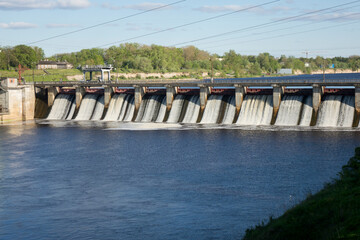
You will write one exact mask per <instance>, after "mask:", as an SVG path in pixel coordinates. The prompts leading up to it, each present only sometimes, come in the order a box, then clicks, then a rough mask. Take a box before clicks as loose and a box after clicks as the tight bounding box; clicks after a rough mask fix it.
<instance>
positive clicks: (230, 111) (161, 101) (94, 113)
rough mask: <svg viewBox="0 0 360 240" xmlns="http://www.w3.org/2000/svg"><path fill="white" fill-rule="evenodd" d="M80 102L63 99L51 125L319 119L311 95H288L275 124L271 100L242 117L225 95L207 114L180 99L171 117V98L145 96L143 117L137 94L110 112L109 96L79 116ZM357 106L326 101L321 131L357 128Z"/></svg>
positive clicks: (119, 99)
mask: <svg viewBox="0 0 360 240" xmlns="http://www.w3.org/2000/svg"><path fill="white" fill-rule="evenodd" d="M75 102H76V100H75V96H74V95H73V94H63V93H60V94H58V95H57V96H56V98H55V101H54V104H53V106H52V108H51V111H50V112H49V115H48V117H47V120H74V121H84V120H87V121H89V120H90V121H95V120H96V121H119V122H131V121H134V122H157V123H161V122H167V123H183V124H196V123H197V124H234V125H235V126H247V125H265V126H269V125H276V126H310V125H311V120H312V116H313V108H312V102H313V99H312V96H311V95H292V94H284V95H283V96H282V101H281V103H280V106H279V111H278V113H277V116H276V118H275V119H274V115H273V112H274V111H273V110H274V109H273V108H274V107H273V96H272V95H269V94H260V95H246V96H245V97H244V99H243V102H242V104H241V108H240V111H239V112H238V113H237V112H236V104H235V97H234V96H232V95H219V94H209V95H208V98H207V102H206V105H205V108H204V110H203V112H201V106H200V98H199V95H181V94H177V95H175V96H174V100H173V102H172V106H171V109H170V110H169V111H167V109H166V96H165V95H152V94H145V95H144V96H143V98H142V101H141V104H140V107H139V109H138V111H137V112H136V111H135V101H134V94H127V93H115V94H113V96H112V98H111V100H110V103H109V106H108V108H107V109H106V108H105V107H104V95H99V94H93V93H88V94H85V95H84V97H83V99H82V101H81V104H80V107H79V109H78V110H75ZM354 105H355V97H354V96H350V95H332V94H329V95H325V96H323V98H322V101H321V104H320V107H319V113H318V116H317V119H316V124H315V126H318V127H352V126H353V121H354V115H355V107H354Z"/></svg>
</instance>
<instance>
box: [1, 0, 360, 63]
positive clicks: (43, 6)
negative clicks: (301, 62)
mask: <svg viewBox="0 0 360 240" xmlns="http://www.w3.org/2000/svg"><path fill="white" fill-rule="evenodd" d="M176 2H177V3H176ZM172 3H176V4H174V5H172V6H170V7H166V8H161V9H158V10H154V11H149V12H146V13H143V14H138V15H136V16H133V17H129V18H126V19H123V20H119V21H115V22H112V23H109V24H106V25H102V26H100V27H94V28H90V29H87V30H83V31H80V32H76V33H73V34H68V35H66V36H62V37H57V38H54V39H50V40H47V41H41V42H38V43H35V44H33V45H32V46H38V47H41V48H43V49H44V51H45V54H46V55H47V56H51V55H53V54H56V53H64V52H75V51H79V50H81V49H84V48H93V47H103V48H107V47H109V46H111V45H119V44H120V43H123V41H124V40H126V39H129V38H134V39H132V40H131V41H128V42H138V43H141V44H148V45H150V44H158V45H164V46H176V47H182V46H186V45H194V46H196V47H198V48H200V49H203V50H206V51H208V52H210V53H218V54H220V55H222V54H223V53H224V52H227V51H229V50H230V49H233V50H235V51H236V52H238V53H241V54H243V55H253V54H258V53H261V52H269V53H270V54H272V55H275V56H280V55H281V54H285V55H288V56H289V55H292V56H297V57H299V56H305V52H309V53H308V55H309V57H315V56H317V55H319V56H325V57H334V56H344V57H346V56H350V55H360V44H359V43H358V42H359V38H360V0H359V1H352V0H348V1H344V0H342V1H339V0H317V1H312V0H279V1H276V2H274V0H273V1H271V0H264V1H259V0H253V1H251V0H244V1H243V0H239V1H235V0H223V1H215V0H184V1H180V0H172V1H170V0H157V1H152V0H148V1H141V0H134V1H113V0H107V1H98V0H0V36H1V37H0V46H2V47H4V46H15V45H18V44H29V43H31V42H35V41H39V40H42V39H45V38H49V37H53V36H56V35H60V34H64V33H69V32H72V31H77V30H79V29H83V28H86V27H89V26H94V25H96V24H100V23H104V22H107V21H112V20H115V19H119V18H122V17H126V16H130V15H134V14H137V13H142V12H143V11H146V10H149V9H153V8H156V7H161V6H164V5H168V4H172ZM347 3H349V4H347ZM262 4H266V5H263V6H259V7H254V6H256V5H262ZM341 4H347V5H344V6H339V7H335V6H337V5H341ZM334 7H335V8H334ZM325 8H329V9H328V10H326V11H318V12H314V11H317V10H321V9H325ZM241 9H244V10H243V11H239V10H241ZM246 9H247V10H246ZM234 11H238V12H234ZM310 12H314V13H312V14H310ZM227 13H228V14H227ZM230 13H232V14H230ZM224 14H227V15H225V16H222V17H218V16H220V15H224ZM298 15H302V17H297V18H294V17H295V16H298ZM209 18H214V19H210V20H207V21H204V22H200V23H196V24H193V23H194V22H197V21H201V20H205V19H209ZM285 18H287V20H283V19H285ZM185 24H189V25H187V26H182V27H179V26H181V25H185ZM256 26H257V27H256ZM170 28H175V29H172V30H169V31H164V32H161V33H156V34H155V32H158V31H161V30H165V29H170ZM145 34H150V35H148V36H144V37H139V36H141V35H145ZM111 43H113V44H111ZM109 44H110V45H109Z"/></svg>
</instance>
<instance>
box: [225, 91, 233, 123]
mask: <svg viewBox="0 0 360 240" xmlns="http://www.w3.org/2000/svg"><path fill="white" fill-rule="evenodd" d="M235 114H236V106H235V97H234V96H231V97H230V98H229V100H228V102H227V103H226V108H225V112H224V119H223V121H222V123H223V124H232V123H233V122H234V118H235Z"/></svg>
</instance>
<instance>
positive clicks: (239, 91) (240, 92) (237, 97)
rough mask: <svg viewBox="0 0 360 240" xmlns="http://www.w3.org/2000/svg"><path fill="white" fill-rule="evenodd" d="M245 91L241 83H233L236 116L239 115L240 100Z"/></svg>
mask: <svg viewBox="0 0 360 240" xmlns="http://www.w3.org/2000/svg"><path fill="white" fill-rule="evenodd" d="M245 93H246V88H244V87H243V86H241V85H238V84H235V107H236V116H238V115H239V113H240V109H241V105H242V102H243V100H244V96H245Z"/></svg>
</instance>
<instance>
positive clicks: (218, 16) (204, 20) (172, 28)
mask: <svg viewBox="0 0 360 240" xmlns="http://www.w3.org/2000/svg"><path fill="white" fill-rule="evenodd" d="M279 1H280V0H275V1H271V2H266V3H263V4H259V5H255V6H251V7H248V8H243V9H239V10H236V11H232V12H229V13H225V14H221V15H217V16H214V17H209V18H205V19H202V20H198V21H194V22H190V23H186V24H182V25H178V26H175V27H170V28H166V29H163V30H159V31H155V32H151V33H147V34H143V35H139V36H136V37H131V38H127V39H123V40H119V41H116V42H112V43H107V44H104V45H101V46H99V48H100V47H105V46H109V45H113V44H116V43H121V42H126V41H130V40H134V39H137V38H141V37H147V36H150V35H154V34H158V33H162V32H166V31H170V30H174V29H177V28H181V27H186V26H190V25H194V24H197V23H202V22H206V21H209V20H213V19H216V18H221V17H225V16H228V15H231V14H234V13H238V12H243V11H246V10H250V9H253V8H257V7H262V6H265V5H268V4H272V3H275V2H279Z"/></svg>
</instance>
